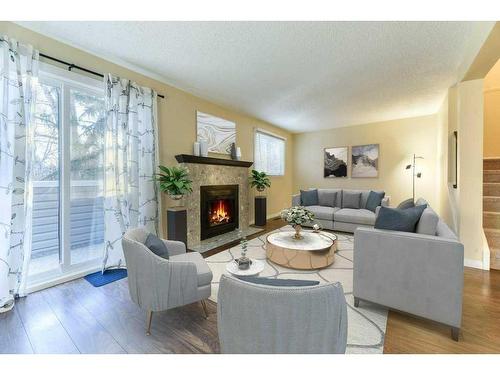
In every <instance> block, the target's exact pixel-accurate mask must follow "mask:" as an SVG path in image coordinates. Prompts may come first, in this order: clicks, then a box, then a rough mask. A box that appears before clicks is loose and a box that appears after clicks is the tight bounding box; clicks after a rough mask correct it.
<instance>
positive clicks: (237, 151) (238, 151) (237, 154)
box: [236, 147, 241, 160]
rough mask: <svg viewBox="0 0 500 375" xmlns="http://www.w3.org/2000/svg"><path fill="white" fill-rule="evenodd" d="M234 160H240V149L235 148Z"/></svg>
mask: <svg viewBox="0 0 500 375" xmlns="http://www.w3.org/2000/svg"><path fill="white" fill-rule="evenodd" d="M236 160H241V148H239V147H236Z"/></svg>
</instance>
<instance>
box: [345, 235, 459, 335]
mask: <svg viewBox="0 0 500 375" xmlns="http://www.w3.org/2000/svg"><path fill="white" fill-rule="evenodd" d="M353 262H354V279H353V294H354V296H355V297H357V298H359V299H362V300H367V301H371V302H375V303H378V304H381V305H384V306H387V307H390V308H393V309H396V310H400V311H404V312H408V313H410V314H414V315H417V316H421V317H424V318H428V319H431V320H435V321H438V322H441V323H445V324H448V325H450V326H452V327H460V325H461V317H462V290H463V264H464V263H463V262H464V251H463V245H462V244H461V243H460V242H458V241H456V240H453V239H445V238H441V237H436V236H428V235H421V234H416V233H406V232H397V231H387V230H380V229H374V228H358V229H356V231H355V234H354V259H353Z"/></svg>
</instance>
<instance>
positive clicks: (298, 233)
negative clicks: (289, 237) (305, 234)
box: [293, 224, 302, 240]
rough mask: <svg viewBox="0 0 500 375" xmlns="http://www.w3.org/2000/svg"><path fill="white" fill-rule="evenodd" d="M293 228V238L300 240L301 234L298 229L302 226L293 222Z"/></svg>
mask: <svg viewBox="0 0 500 375" xmlns="http://www.w3.org/2000/svg"><path fill="white" fill-rule="evenodd" d="M293 229H295V234H294V235H293V238H295V239H296V240H300V239H302V235H301V234H300V231H301V230H302V227H301V226H300V225H298V224H295V226H294V227H293Z"/></svg>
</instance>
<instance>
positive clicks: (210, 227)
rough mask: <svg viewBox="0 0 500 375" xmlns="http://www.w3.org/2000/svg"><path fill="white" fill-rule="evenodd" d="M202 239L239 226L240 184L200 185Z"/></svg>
mask: <svg viewBox="0 0 500 375" xmlns="http://www.w3.org/2000/svg"><path fill="white" fill-rule="evenodd" d="M200 198H201V199H200V218H201V222H200V225H201V239H202V240H205V239H207V238H210V237H213V236H217V235H219V234H223V233H226V232H230V231H232V230H234V229H236V228H238V223H239V220H238V219H239V213H238V202H239V197H238V185H209V186H201V187H200Z"/></svg>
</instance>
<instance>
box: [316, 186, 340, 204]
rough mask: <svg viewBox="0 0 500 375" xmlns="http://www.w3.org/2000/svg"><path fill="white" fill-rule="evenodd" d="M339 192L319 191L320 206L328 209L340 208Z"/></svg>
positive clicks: (332, 190) (331, 190) (330, 190)
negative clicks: (338, 203)
mask: <svg viewBox="0 0 500 375" xmlns="http://www.w3.org/2000/svg"><path fill="white" fill-rule="evenodd" d="M338 194H340V192H339V191H337V190H334V189H318V205H320V206H327V207H340V206H338V205H337V195H338Z"/></svg>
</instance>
